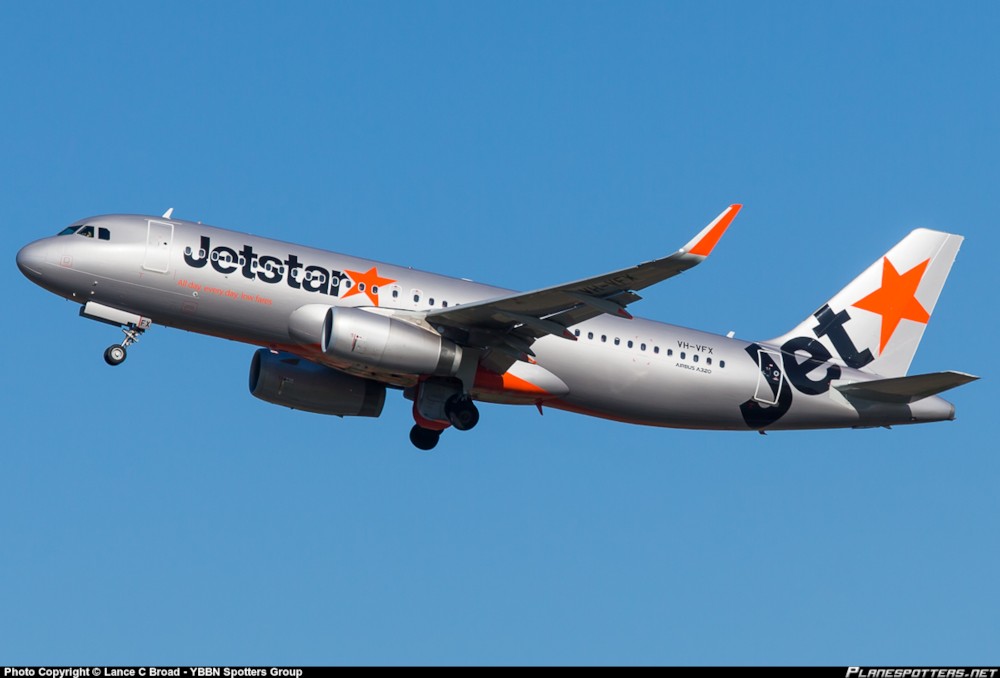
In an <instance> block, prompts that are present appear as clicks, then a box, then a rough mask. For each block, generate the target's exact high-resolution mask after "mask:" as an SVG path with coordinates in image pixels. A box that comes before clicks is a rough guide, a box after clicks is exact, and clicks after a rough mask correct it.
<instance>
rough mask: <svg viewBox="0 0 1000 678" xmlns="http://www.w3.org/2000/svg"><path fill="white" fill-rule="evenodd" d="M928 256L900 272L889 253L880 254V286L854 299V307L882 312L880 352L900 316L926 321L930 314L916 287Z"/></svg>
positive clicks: (921, 321) (924, 269) (901, 317)
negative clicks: (886, 255) (885, 255)
mask: <svg viewBox="0 0 1000 678" xmlns="http://www.w3.org/2000/svg"><path fill="white" fill-rule="evenodd" d="M928 263H930V259H927V260H926V261H924V262H923V263H921V264H917V265H916V266H914V267H913V268H911V269H910V270H909V271H907V272H906V273H903V274H902V275H900V274H899V272H897V271H896V267H895V266H893V265H892V262H891V261H889V259H888V257H883V258H882V287H880V288H879V289H877V290H875V291H874V292H872V293H871V294H869V295H868V296H867V297H865V298H864V299H861V300H859V301H856V302H854V304H853V305H854V307H855V308H860V309H863V310H865V311H871V312H872V313H878V314H879V315H880V316H882V336H881V337H880V340H879V347H878V352H879V354H881V353H882V351H883V350H885V345H886V344H888V343H889V340H890V339H891V338H892V334H893V332H895V331H896V328H897V327H898V326H899V321H900V320H912V321H914V322H918V323H924V324H925V325H926V324H927V321H928V320H930V318H931V315H930V313H928V312H927V310H926V309H925V308H924V307H923V306H921V305H920V302H919V301H917V297H916V294H917V287H919V286H920V280H921V278H923V277H924V271H926V270H927V264H928Z"/></svg>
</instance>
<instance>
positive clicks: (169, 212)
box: [163, 207, 174, 219]
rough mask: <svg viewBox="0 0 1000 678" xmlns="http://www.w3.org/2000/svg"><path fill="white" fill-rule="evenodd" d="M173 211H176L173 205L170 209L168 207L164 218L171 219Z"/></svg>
mask: <svg viewBox="0 0 1000 678" xmlns="http://www.w3.org/2000/svg"><path fill="white" fill-rule="evenodd" d="M173 213H174V208H173V207H171V208H170V209H168V210H167V211H166V212H164V213H163V218H164V219H169V218H170V217H171V215H173Z"/></svg>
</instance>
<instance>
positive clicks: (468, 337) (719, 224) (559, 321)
mask: <svg viewBox="0 0 1000 678" xmlns="http://www.w3.org/2000/svg"><path fill="white" fill-rule="evenodd" d="M741 207H742V205H730V206H729V207H728V208H726V210H725V211H723V212H722V214H720V215H719V216H718V217H716V218H715V220H714V221H713V222H712V223H710V224H709V225H708V226H706V227H705V228H704V229H702V231H701V232H700V233H698V235H696V236H695V237H694V238H692V239H691V241H690V242H688V243H687V244H686V245H684V247H682V248H681V249H679V250H678V251H677V252H674V253H673V254H671V255H669V256H666V257H663V258H662V259H655V260H653V261H647V262H645V263H642V264H639V265H637V266H632V267H631V268H623V269H621V270H619V271H612V272H610V273H605V274H604V275H599V276H595V277H593V278H585V279H583V280H577V281H575V282H571V283H566V284H564V285H555V286H553V287H546V288H544V289H540V290H535V291H533V292H523V293H515V294H510V295H507V296H503V297H496V298H494V299H487V300H484V301H479V302H474V303H471V304H463V305H461V306H454V307H452V308H448V309H442V310H440V311H434V312H432V313H429V314H427V316H426V320H427V322H428V323H430V324H431V325H433V326H434V327H436V328H437V329H438V331H440V332H442V333H443V334H446V335H448V336H449V337H451V338H453V339H455V340H456V341H458V342H459V343H462V344H464V345H466V346H472V347H476V348H480V349H484V350H485V349H493V350H492V351H490V353H495V352H499V353H501V354H503V356H504V357H499V356H497V357H494V358H492V359H490V363H489V364H488V365H487V366H488V367H490V368H492V369H495V370H497V371H500V372H503V371H505V370H506V369H507V367H509V366H510V365H511V364H512V362H513V361H514V360H525V359H527V357H528V356H531V355H534V354H533V353H532V352H531V344H532V342H534V340H535V339H537V338H539V337H542V336H545V335H547V334H553V335H555V336H559V337H563V338H565V339H569V340H572V341H576V337H575V336H574V335H573V333H572V332H570V331H569V329H568V328H569V327H572V326H573V325H576V324H577V323H581V322H583V321H585V320H589V319H591V318H595V317H597V316H599V315H601V314H602V313H608V314H611V315H617V316H620V317H623V318H631V317H632V316H631V315H629V313H628V311H626V310H625V307H626V306H628V305H629V304H630V303H632V302H634V301H638V300H639V299H641V297H640V296H639V295H638V294H636V293H635V292H636V291H637V290H641V289H643V288H646V287H649V286H650V285H655V284H656V283H658V282H661V281H663V280H666V279H667V278H672V277H673V276H675V275H677V274H678V273H682V272H684V271H686V270H687V269H689V268H691V267H693V266H697V265H698V264H700V263H701V262H702V261H704V260H705V258H706V257H708V255H709V254H710V253H711V252H712V249H713V248H714V247H715V245H716V243H718V242H719V239H720V238H721V237H722V234H723V233H725V232H726V229H727V228H729V224H730V223H732V221H733V218H734V217H735V216H736V214H737V212H739V211H740V208H741Z"/></svg>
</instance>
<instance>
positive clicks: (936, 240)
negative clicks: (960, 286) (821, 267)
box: [768, 228, 963, 377]
mask: <svg viewBox="0 0 1000 678" xmlns="http://www.w3.org/2000/svg"><path fill="white" fill-rule="evenodd" d="M962 239H963V238H962V236H960V235H952V234H950V233H942V232H940V231H930V230H927V229H925V228H918V229H917V230H915V231H913V232H911V233H910V234H909V235H908V236H906V237H905V238H903V240H901V241H900V242H899V244H897V245H896V246H895V247H893V248H892V249H891V250H889V251H888V252H887V253H886V254H885V255H884V256H882V257H880V258H879V259H878V261H876V262H875V263H874V264H872V265H871V266H869V267H868V269H867V270H866V271H865V272H864V273H862V274H861V275H860V276H858V277H857V278H855V279H854V280H853V281H852V282H851V283H850V284H849V285H848V286H847V287H845V288H844V289H842V290H841V291H840V292H838V293H837V294H836V295H835V296H834V297H833V298H832V299H830V300H829V301H828V302H826V303H825V304H823V305H822V306H821V307H820V308H819V309H818V310H816V312H815V313H813V314H812V315H811V316H809V317H808V318H806V319H805V320H804V321H803V322H802V323H800V324H799V325H798V326H797V327H796V328H795V329H794V330H792V331H791V332H789V333H788V334H785V335H783V336H781V337H778V338H777V339H773V340H771V341H770V342H768V343H775V344H778V345H782V344H784V343H785V342H786V341H788V340H789V339H792V338H794V337H805V338H808V339H815V340H816V341H818V342H819V343H821V344H822V345H823V347H824V348H826V350H827V351H829V353H830V355H831V356H832V357H833V359H834V360H839V361H841V362H843V363H844V364H846V365H848V366H850V367H855V368H858V369H861V370H864V371H865V372H871V373H873V374H879V375H882V376H885V377H901V376H904V375H905V374H906V372H907V370H909V368H910V362H911V361H912V360H913V356H914V354H915V353H916V352H917V345H918V344H919V343H920V339H921V337H923V335H924V328H926V327H927V321H928V320H930V317H931V313H933V312H934V306H935V304H937V300H938V296H939V295H940V294H941V289H942V288H943V287H944V282H945V280H946V279H947V278H948V273H949V272H950V271H951V265H952V263H953V262H954V261H955V255H956V254H958V248H959V246H960V245H961V244H962Z"/></svg>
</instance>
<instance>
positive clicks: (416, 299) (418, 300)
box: [413, 294, 420, 304]
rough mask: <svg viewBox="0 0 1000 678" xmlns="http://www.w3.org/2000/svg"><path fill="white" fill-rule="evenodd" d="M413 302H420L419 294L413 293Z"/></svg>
mask: <svg viewBox="0 0 1000 678" xmlns="http://www.w3.org/2000/svg"><path fill="white" fill-rule="evenodd" d="M413 303H414V304H419V303H420V295H419V294H414V295H413Z"/></svg>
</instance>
